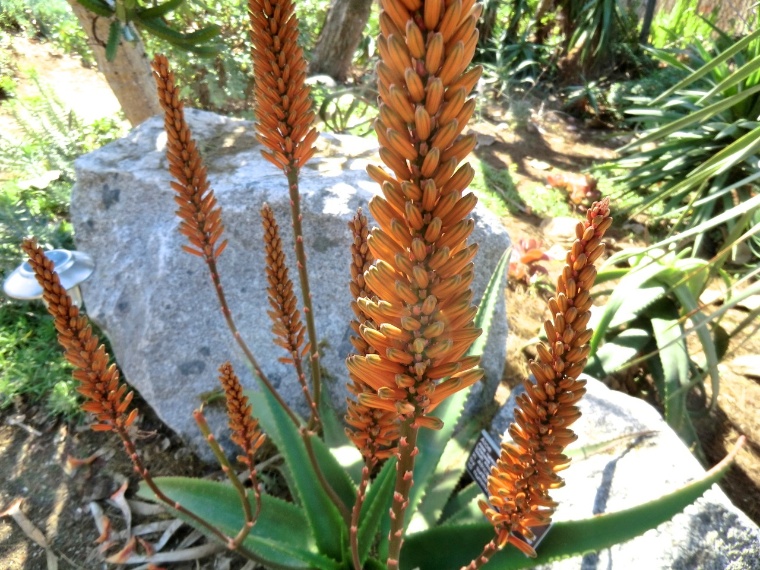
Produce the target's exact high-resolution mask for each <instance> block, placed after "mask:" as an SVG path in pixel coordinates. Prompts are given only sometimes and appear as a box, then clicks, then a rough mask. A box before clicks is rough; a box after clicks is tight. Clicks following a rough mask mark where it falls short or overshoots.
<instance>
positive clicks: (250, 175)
mask: <svg viewBox="0 0 760 570" xmlns="http://www.w3.org/2000/svg"><path fill="white" fill-rule="evenodd" d="M188 122H189V124H190V126H191V129H192V130H193V133H194V136H195V138H196V140H197V141H198V143H199V148H200V150H201V152H202V153H203V155H204V158H205V160H206V164H207V166H208V173H209V179H210V181H211V185H212V187H213V188H214V190H215V193H216V196H217V198H218V200H219V203H220V205H221V207H222V211H223V219H224V222H225V226H226V237H227V238H228V239H229V245H228V247H227V249H226V250H225V251H224V253H223V254H222V256H221V258H220V261H219V270H220V273H221V276H222V283H223V286H224V289H225V291H226V294H227V297H228V302H229V305H230V308H231V310H232V312H233V314H234V316H235V318H236V320H237V323H238V327H239V329H240V331H241V333H242V336H243V337H244V338H245V339H246V341H247V342H248V345H249V346H250V347H251V348H252V350H253V351H254V353H255V354H256V355H257V358H258V360H259V363H260V365H261V366H262V368H263V369H264V371H265V373H266V374H267V375H268V377H269V378H270V380H271V381H272V382H273V384H274V385H275V386H277V387H279V389H280V391H281V392H282V393H283V395H284V397H285V399H286V400H287V401H288V402H289V403H290V404H291V405H294V406H296V407H297V408H298V409H299V410H300V411H301V412H305V405H304V404H303V402H302V400H303V397H302V394H301V392H300V388H299V386H298V383H297V382H296V379H295V377H294V373H293V371H292V369H291V368H290V367H288V366H285V365H283V364H281V363H280V362H278V358H279V357H281V356H284V355H285V354H284V351H283V350H282V349H281V348H279V347H277V346H276V345H274V343H273V342H272V335H271V333H270V328H271V323H270V321H269V318H268V316H267V314H266V309H267V308H268V303H267V299H266V292H265V288H266V276H265V273H264V267H263V265H264V252H263V247H262V229H261V222H260V217H259V209H260V207H261V205H262V203H263V202H265V201H266V202H268V203H269V204H270V205H271V206H272V208H273V210H274V212H275V215H276V217H277V219H278V222H279V225H280V229H281V233H282V237H283V247H284V248H285V251H286V255H288V261H289V263H290V265H291V272H290V273H291V278H292V279H293V280H294V282H295V283H297V282H298V276H297V273H296V272H295V266H294V263H293V261H294V258H295V255H294V253H293V248H292V243H293V240H292V232H291V229H290V207H289V197H288V191H287V185H286V181H285V178H284V176H283V175H282V173H281V172H280V171H278V170H276V169H275V168H274V167H273V166H272V165H270V164H269V163H268V162H267V161H265V160H264V159H263V158H262V157H261V155H260V152H259V151H260V148H261V147H260V145H259V144H258V143H257V142H256V141H255V137H254V131H253V128H252V125H251V124H250V123H248V122H245V121H239V120H233V119H229V118H224V117H220V116H217V115H214V114H211V113H205V112H201V111H193V110H189V111H188ZM164 145H165V134H164V133H163V121H162V119H161V118H159V117H154V118H153V119H151V120H149V121H147V122H145V123H143V124H142V125H140V126H139V127H138V128H137V129H135V130H134V131H132V132H131V133H130V134H129V135H127V136H126V137H124V138H123V139H121V140H119V141H116V142H114V143H112V144H110V145H108V146H106V147H104V148H102V149H100V150H98V151H96V152H93V153H91V154H89V155H86V156H83V157H82V158H80V159H79V160H78V161H77V162H76V170H77V185H76V187H75V189H74V193H73V196H72V203H71V212H72V218H73V223H74V227H75V230H76V241H77V248H78V249H79V250H81V251H84V252H87V253H88V254H90V255H91V256H92V257H93V259H94V260H95V264H96V269H95V273H94V274H93V276H92V277H91V278H90V279H89V280H88V281H87V282H86V283H85V284H84V285H83V287H82V289H83V294H84V299H85V304H86V307H87V311H88V313H89V315H90V317H91V318H92V319H93V320H94V321H95V322H96V323H97V324H98V325H99V326H100V327H101V328H102V329H103V330H104V332H105V333H106V335H107V336H108V338H109V339H110V341H111V344H112V346H113V349H114V352H115V356H116V359H117V361H118V362H119V365H120V366H121V368H122V370H123V371H124V374H125V376H126V379H127V380H128V382H129V383H131V384H132V385H133V386H134V387H135V388H137V389H138V390H139V392H140V393H141V394H142V396H143V397H144V398H145V399H146V400H147V402H148V403H149V404H150V405H151V406H152V407H153V408H154V409H155V410H156V412H157V413H158V415H159V417H160V418H161V419H162V420H163V421H164V422H165V423H166V424H167V425H169V426H170V427H171V428H172V429H174V430H175V431H176V432H177V433H179V434H180V435H181V436H183V437H184V438H185V439H186V440H187V441H189V442H192V443H193V445H194V448H195V449H196V450H197V451H199V452H201V453H202V454H203V455H204V456H205V457H209V454H208V453H207V452H206V451H205V449H206V448H205V446H204V445H202V444H200V441H201V438H200V437H199V435H198V430H197V428H196V426H195V424H194V422H193V420H192V416H191V412H192V411H193V409H195V408H196V407H198V405H199V404H200V403H201V397H202V395H203V394H204V393H207V392H209V391H211V390H213V389H215V388H216V387H217V386H218V380H217V368H218V366H219V365H220V364H221V363H222V362H224V361H225V360H228V359H229V360H231V361H232V363H233V365H234V366H235V369H236V371H237V372H238V374H239V375H240V376H241V378H242V380H243V383H244V385H245V386H248V387H253V382H254V381H253V378H252V376H251V374H250V373H249V372H248V369H247V367H246V365H245V364H244V362H243V360H242V358H241V354H240V351H239V349H238V347H237V345H236V344H235V342H234V340H233V339H232V337H231V335H230V333H229V331H228V329H227V327H226V325H225V322H224V318H223V317H222V314H221V311H220V310H219V306H218V303H217V299H216V296H215V294H214V291H213V288H212V285H211V280H210V279H209V275H208V271H207V269H206V266H205V264H204V263H203V262H202V261H201V260H200V259H199V258H197V257H193V256H191V255H188V254H186V253H184V252H183V251H182V250H181V249H180V247H181V245H182V244H183V243H185V242H184V238H183V237H181V236H180V234H179V232H178V231H177V225H178V219H177V217H176V216H175V215H174V210H175V209H176V204H175V203H174V200H173V195H174V192H173V190H171V188H170V186H169V181H170V179H171V178H170V176H169V174H168V172H167V161H166V158H165V150H164ZM318 146H319V149H320V150H319V152H318V155H317V156H316V157H315V158H314V159H312V161H311V162H310V163H309V164H308V165H307V166H306V168H305V169H304V170H303V172H302V177H301V194H302V213H303V226H304V232H305V234H306V235H305V241H306V252H307V256H308V267H309V272H310V281H311V286H312V297H313V303H314V309H315V313H316V325H317V334H318V336H319V339H320V342H321V343H322V349H323V350H324V353H323V354H324V356H323V359H322V364H323V366H324V369H325V370H326V371H327V373H328V377H327V380H326V385H327V387H328V390H329V392H330V394H331V397H332V401H333V403H334V404H335V406H336V407H338V408H341V407H344V406H345V396H346V391H345V382H346V379H347V375H346V372H345V365H344V359H345V357H346V355H347V354H348V353H349V352H350V350H351V345H350V343H349V328H348V322H349V319H350V318H351V316H352V312H351V309H350V307H349V302H350V299H349V292H348V279H349V245H350V243H351V236H350V232H349V230H348V228H347V222H348V221H349V220H350V219H351V217H352V216H353V215H354V213H355V211H356V209H357V208H358V207H359V206H362V207H365V208H364V210H365V212H366V211H367V209H366V205H367V202H368V200H369V199H370V198H371V196H372V195H373V193H375V192H377V191H378V187H377V184H375V183H374V182H372V181H371V180H370V179H369V177H368V176H367V174H366V172H365V167H366V165H367V164H368V163H370V162H374V163H377V159H376V158H375V155H376V148H375V143H374V142H373V141H372V140H367V139H361V138H357V137H345V136H340V137H339V136H329V137H322V138H321V139H320V142H319V143H318ZM474 217H475V218H476V221H477V224H476V226H477V228H476V230H475V232H474V234H473V238H472V239H474V240H476V241H478V242H479V244H480V250H479V253H478V255H477V257H476V260H475V261H476V267H477V270H476V279H475V282H474V285H473V288H474V290H475V299H479V298H480V296H481V294H482V292H483V290H484V289H485V286H486V284H487V282H488V279H489V277H490V275H491V273H492V271H493V269H494V268H495V266H496V264H497V262H498V260H499V257H500V256H501V255H502V253H503V252H504V250H505V249H506V248H507V247H508V245H509V238H508V236H507V234H506V231H505V230H504V228H503V227H502V225H501V223H500V222H499V220H498V219H497V218H496V217H495V216H493V215H492V214H491V213H490V212H488V211H487V210H485V208H483V207H480V206H479V207H478V208H477V209H476V210H475V212H474ZM503 286H504V282H503V281H502V287H503ZM298 294H299V295H300V292H299V293H298ZM506 334H507V323H506V311H505V307H504V299H503V297H502V298H501V301H500V305H499V307H497V313H496V318H495V320H494V323H493V325H492V333H491V337H490V339H489V343H488V346H487V350H486V351H485V356H484V359H483V366H484V367H485V369H486V379H485V381H484V382H482V383H480V384H479V385H478V386H477V387H476V389H475V390H473V399H472V400H471V401H470V411H471V412H474V411H476V410H477V409H479V408H480V407H481V406H482V405H483V404H484V403H486V402H490V401H491V398H492V395H493V392H494V391H495V388H496V385H497V384H498V382H499V380H500V379H501V373H502V367H503V363H504V358H505V353H506ZM254 406H255V404H254ZM207 410H208V414H209V419H210V421H211V422H212V427H214V428H215V431H217V432H223V431H224V430H221V429H219V428H220V427H221V425H222V423H221V418H220V416H221V414H218V413H215V412H214V410H213V409H212V408H208V409H207Z"/></svg>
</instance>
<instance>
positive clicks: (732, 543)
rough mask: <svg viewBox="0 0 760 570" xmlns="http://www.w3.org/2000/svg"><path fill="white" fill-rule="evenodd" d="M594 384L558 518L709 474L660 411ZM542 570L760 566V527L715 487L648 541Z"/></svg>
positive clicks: (504, 418)
mask: <svg viewBox="0 0 760 570" xmlns="http://www.w3.org/2000/svg"><path fill="white" fill-rule="evenodd" d="M588 380H589V383H588V386H587V389H588V393H587V394H586V396H584V398H583V399H582V400H581V403H580V408H581V411H582V412H583V416H582V417H581V419H579V420H578V421H577V422H576V423H575V424H573V429H574V431H575V432H576V433H577V434H578V441H576V442H575V443H574V444H573V445H572V446H569V447H568V451H570V450H574V452H575V453H574V454H572V455H573V461H572V463H571V465H570V467H569V468H568V469H567V470H566V471H563V472H562V475H563V477H564V478H565V481H566V486H565V487H563V488H561V489H558V490H556V491H554V493H553V494H552V497H553V498H554V499H555V500H557V501H558V502H559V504H560V506H559V508H558V509H557V514H556V517H555V518H556V520H574V519H581V518H587V517H589V516H592V515H594V514H598V513H604V512H613V511H619V510H622V509H626V508H630V507H633V506H635V505H638V504H641V503H644V502H647V501H651V500H654V499H656V498H658V497H660V496H662V495H665V494H667V493H670V492H672V491H675V490H676V489H678V488H680V487H681V486H683V485H684V484H685V483H687V482H689V481H691V480H693V479H695V478H697V477H699V476H700V475H702V474H703V473H704V469H703V468H702V466H701V465H700V464H699V462H698V461H697V460H696V459H695V458H694V456H693V455H692V454H691V452H689V450H688V449H687V448H686V446H684V444H683V443H682V442H681V440H680V439H679V438H678V436H677V435H676V434H675V432H674V431H673V430H672V429H670V427H668V425H667V424H666V423H665V421H664V420H663V419H662V416H660V414H659V412H657V410H655V409H654V408H653V407H652V406H650V405H649V404H648V403H646V402H644V401H643V400H639V399H636V398H633V397H631V396H628V395H626V394H623V393H620V392H616V391H613V390H610V389H609V388H607V387H606V386H605V385H604V384H602V383H601V382H599V381H597V380H593V379H588ZM523 391H524V390H523V389H522V387H520V388H518V389H516V390H513V391H512V394H510V398H509V400H508V401H507V403H506V404H504V406H503V407H502V409H501V410H500V411H499V413H498V414H497V416H496V418H495V419H494V422H493V424H492V429H491V435H492V436H494V438H495V440H496V441H499V440H500V434H501V433H504V431H505V430H506V428H507V427H508V426H509V423H510V422H511V421H512V420H513V418H514V413H513V410H514V408H515V398H516V397H517V396H518V395H519V394H520V393H522V392H523ZM616 438H617V440H616ZM605 442H611V443H610V445H603V444H604V443H605ZM600 444H601V445H600ZM583 449H585V450H587V454H585V457H584V453H583V451H581V450H583ZM539 549H540V546H539ZM539 568H544V569H551V570H595V569H602V568H604V569H613V570H615V569H627V568H647V569H649V570H657V569H663V570H664V569H678V570H692V569H697V568H698V569H700V570H726V569H732V570H743V569H749V568H760V529H758V527H757V525H756V524H755V523H754V522H752V520H750V519H749V517H747V515H745V514H744V513H743V512H742V511H740V510H739V509H738V508H736V507H735V506H734V505H733V504H732V503H731V501H730V500H729V499H728V497H727V496H726V495H725V493H723V491H722V490H721V489H720V488H719V487H718V486H717V485H715V486H713V487H712V488H711V489H709V490H708V491H707V493H705V494H704V495H703V496H702V497H701V498H700V499H699V500H697V501H696V502H695V503H693V504H691V505H689V506H688V507H687V508H686V509H685V510H684V511H683V512H682V513H680V514H678V515H676V516H675V517H674V518H673V519H672V520H670V521H669V522H667V523H664V524H661V525H660V526H658V527H657V528H655V529H653V530H650V531H649V532H647V533H645V534H643V535H642V536H639V537H637V538H635V539H633V540H630V541H628V542H626V543H623V544H619V545H616V546H614V547H612V548H609V549H607V550H603V551H601V552H598V553H596V554H588V555H586V556H579V557H575V558H571V559H567V560H563V561H560V562H557V563H554V564H551V565H546V566H541V567H539Z"/></svg>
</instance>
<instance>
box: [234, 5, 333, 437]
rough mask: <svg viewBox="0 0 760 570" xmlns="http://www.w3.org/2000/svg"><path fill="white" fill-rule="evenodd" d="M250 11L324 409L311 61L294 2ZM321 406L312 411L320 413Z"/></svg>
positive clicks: (261, 107)
mask: <svg viewBox="0 0 760 570" xmlns="http://www.w3.org/2000/svg"><path fill="white" fill-rule="evenodd" d="M248 12H249V15H250V21H251V27H250V34H251V44H252V47H251V57H252V60H253V74H254V78H255V80H256V82H255V83H254V98H255V103H256V119H257V127H258V132H257V134H256V136H257V138H258V140H259V141H260V142H261V144H263V145H264V146H265V147H267V149H268V150H264V151H262V155H263V156H264V158H266V159H267V160H268V161H270V162H271V163H272V164H274V165H275V166H276V167H277V168H281V169H282V170H283V172H284V173H285V176H286V177H287V179H288V192H289V194H290V209H291V218H292V221H293V240H294V243H295V253H296V262H297V267H298V278H299V282H300V285H301V294H302V295H303V302H304V319H305V320H306V330H307V332H308V335H309V346H310V351H311V354H310V364H311V379H312V388H313V394H312V396H311V399H312V401H314V402H316V406H317V407H318V406H319V405H320V401H321V370H320V366H319V351H318V344H317V330H316V325H315V323H314V308H313V304H312V300H311V288H310V286H309V277H308V273H307V270H306V251H305V250H304V244H303V228H302V218H303V216H302V215H301V201H300V194H299V190H298V176H299V172H300V169H301V167H302V166H303V165H304V164H305V163H306V161H307V160H309V158H311V156H312V155H313V154H314V152H315V148H314V146H313V145H314V143H315V142H316V140H317V136H318V133H317V130H316V129H315V128H313V127H312V126H311V125H312V122H313V121H314V111H313V110H312V104H311V97H310V90H309V87H308V86H307V85H306V67H307V66H306V60H305V59H304V57H303V50H302V49H301V47H300V46H299V45H298V17H297V16H296V14H295V11H294V9H293V3H292V2H291V0H249V2H248ZM317 407H315V408H312V410H313V411H316V409H317ZM309 424H310V426H312V427H316V426H317V425H318V424H319V416H318V415H317V414H316V413H314V414H313V415H312V418H311V420H310V422H309Z"/></svg>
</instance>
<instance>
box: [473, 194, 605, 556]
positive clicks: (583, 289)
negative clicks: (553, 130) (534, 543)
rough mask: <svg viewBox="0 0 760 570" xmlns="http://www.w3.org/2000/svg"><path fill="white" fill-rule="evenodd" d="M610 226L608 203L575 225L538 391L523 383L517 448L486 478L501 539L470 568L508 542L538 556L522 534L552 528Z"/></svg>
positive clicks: (535, 368) (512, 431) (514, 428)
mask: <svg viewBox="0 0 760 570" xmlns="http://www.w3.org/2000/svg"><path fill="white" fill-rule="evenodd" d="M610 224H612V218H611V217H610V209H609V199H607V198H605V199H604V200H602V201H601V202H595V203H594V204H593V206H592V207H591V208H590V209H589V210H588V212H587V213H586V220H585V221H584V222H578V225H577V226H576V230H575V233H576V238H577V239H576V240H575V242H574V243H573V245H572V248H571V249H570V251H569V252H568V254H567V259H566V265H565V267H564V268H563V271H562V274H561V275H560V277H559V279H558V280H557V290H556V296H554V297H553V298H551V299H550V300H549V309H550V311H551V314H552V317H551V319H550V320H547V321H546V322H545V323H544V329H545V330H546V336H547V339H548V347H547V346H546V345H544V344H543V343H540V344H539V345H538V347H537V349H538V360H535V361H531V362H530V369H531V371H532V372H533V375H534V376H535V378H536V382H535V384H534V383H532V382H530V381H529V380H526V381H524V386H525V394H522V395H521V396H519V397H518V399H517V405H518V407H517V408H516V409H515V422H514V423H513V424H512V425H511V426H510V428H509V435H510V436H511V437H512V442H506V441H505V442H503V443H502V444H501V457H500V459H499V461H498V462H497V464H496V465H495V466H494V467H493V469H492V470H491V476H490V477H489V479H488V491H489V495H490V505H489V504H487V503H486V502H485V501H481V502H480V508H481V510H482V511H483V513H484V514H485V515H486V517H487V518H488V520H489V521H490V522H491V524H493V525H494V529H495V530H496V535H497V536H496V538H495V539H494V540H493V541H491V543H489V544H488V545H486V547H485V549H484V551H483V553H482V554H481V556H480V557H479V558H478V559H476V560H474V561H473V562H472V563H471V564H470V566H469V567H468V568H470V569H472V570H474V569H476V568H479V567H480V566H481V565H482V564H485V562H487V561H488V559H489V558H490V556H491V555H492V554H493V553H494V552H495V551H496V550H498V549H500V548H503V547H504V546H505V545H506V544H507V543H511V544H513V545H515V546H516V547H517V548H519V549H520V550H522V551H523V552H525V553H526V554H529V555H531V556H535V551H534V550H533V549H532V548H531V547H530V546H529V545H528V544H527V543H525V542H524V541H523V540H522V539H521V538H520V537H518V536H515V535H514V534H512V533H513V532H517V533H519V534H520V535H522V536H523V537H526V538H528V539H532V538H533V532H532V531H531V527H535V526H541V525H545V524H548V523H549V522H550V521H551V517H552V514H553V513H554V509H555V508H556V506H557V503H555V502H554V501H553V500H552V499H551V497H550V496H549V491H550V490H551V489H556V488H558V487H561V486H562V485H564V481H563V480H562V478H561V477H560V476H559V475H557V472H558V471H561V470H563V469H565V468H567V467H568V465H569V463H570V458H569V457H567V456H566V455H564V454H563V451H564V449H565V447H566V446H567V445H568V444H570V443H572V442H573V441H575V439H576V438H577V436H576V435H575V434H574V433H573V431H572V430H571V429H569V426H570V425H571V424H572V423H573V422H574V421H576V420H577V419H578V418H579V417H580V415H581V413H580V410H579V409H578V406H576V405H575V404H576V403H577V402H578V400H580V398H581V397H582V396H583V394H584V393H585V392H586V389H585V388H584V386H585V384H586V381H585V380H578V376H579V375H580V373H581V372H583V368H584V367H585V365H586V361H587V358H588V353H589V344H588V342H589V340H590V339H591V336H592V334H593V331H592V330H591V329H589V328H586V327H587V325H588V322H589V319H590V318H591V312H590V309H591V294H590V290H591V287H592V285H593V284H594V279H595V278H596V268H595V267H594V263H595V262H596V260H597V259H598V258H599V256H600V255H602V253H603V252H604V244H603V243H602V241H601V240H602V238H603V236H604V233H605V232H606V231H607V229H608V228H609V227H610Z"/></svg>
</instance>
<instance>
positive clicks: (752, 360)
mask: <svg viewBox="0 0 760 570" xmlns="http://www.w3.org/2000/svg"><path fill="white" fill-rule="evenodd" d="M728 366H729V367H730V368H731V370H733V372H734V373H736V374H740V375H742V376H746V377H748V378H760V354H745V355H743V356H737V357H736V358H734V359H733V360H732V361H731V362H729V363H728Z"/></svg>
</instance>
